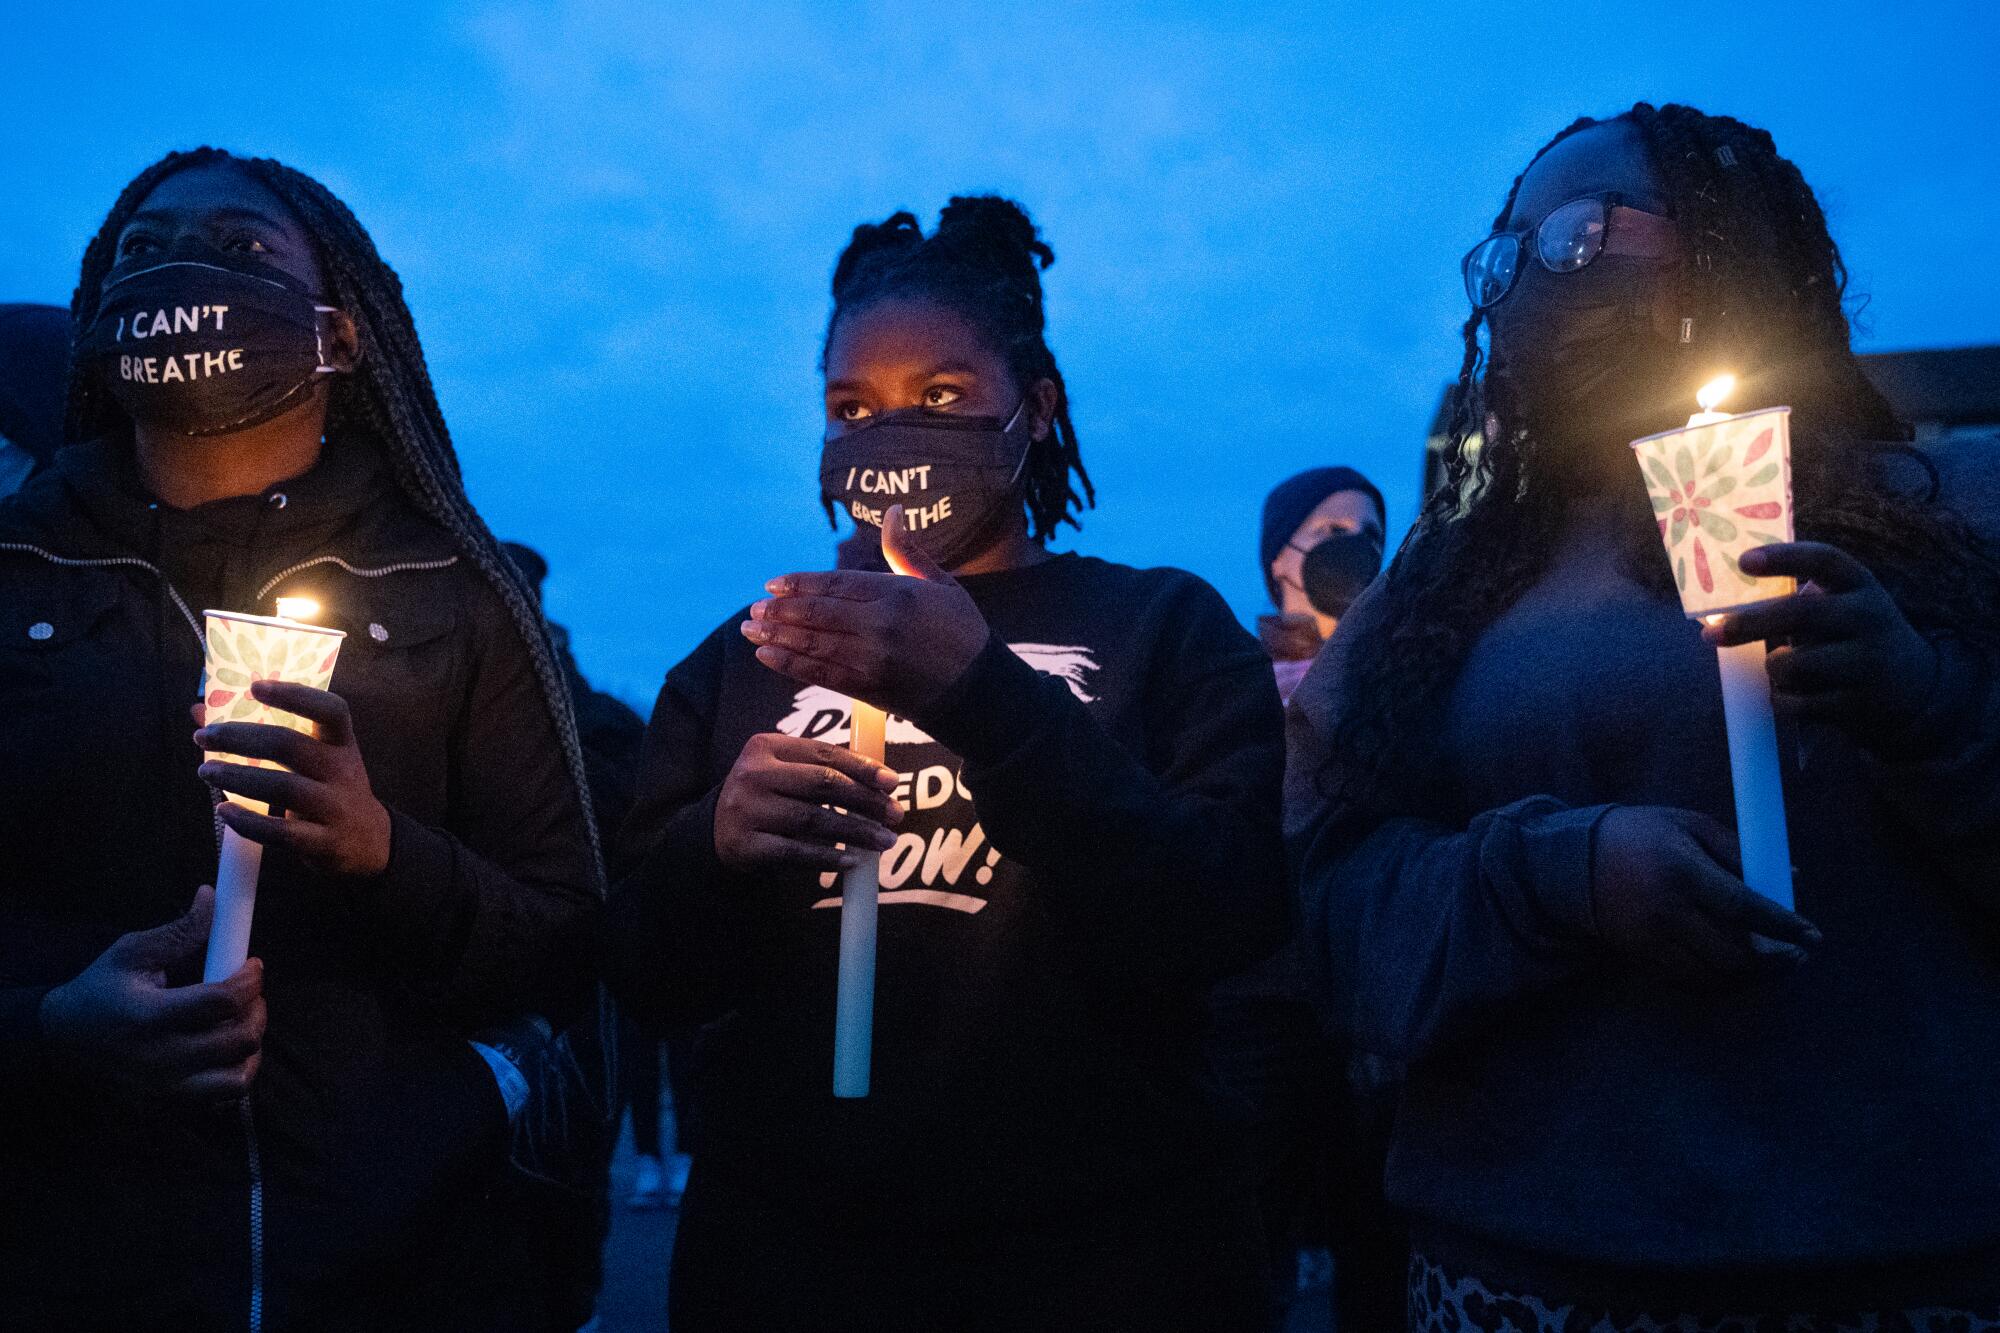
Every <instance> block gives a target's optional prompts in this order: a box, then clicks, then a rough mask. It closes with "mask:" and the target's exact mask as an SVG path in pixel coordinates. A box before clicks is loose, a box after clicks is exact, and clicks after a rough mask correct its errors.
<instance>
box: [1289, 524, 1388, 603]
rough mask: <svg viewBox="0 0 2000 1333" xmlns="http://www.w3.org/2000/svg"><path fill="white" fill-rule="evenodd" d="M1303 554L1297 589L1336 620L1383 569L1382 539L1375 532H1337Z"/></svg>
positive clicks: (1308, 548) (1305, 550) (1300, 561)
mask: <svg viewBox="0 0 2000 1333" xmlns="http://www.w3.org/2000/svg"><path fill="white" fill-rule="evenodd" d="M1292 549H1293V550H1295V551H1299V550H1300V548H1299V547H1296V546H1294V547H1293V548H1292ZM1300 555H1301V558H1300V560H1299V581H1298V584H1297V587H1298V589H1299V590H1300V591H1301V592H1303V593H1304V594H1305V595H1306V600H1307V601H1308V602H1311V603H1312V608H1313V610H1315V611H1317V612H1319V613H1320V614H1321V615H1323V616H1332V617H1333V618H1334V619H1335V620H1338V619H1340V617H1342V616H1344V615H1346V614H1347V608H1348V607H1350V606H1352V605H1354V599H1355V598H1357V597H1359V596H1360V595H1361V594H1362V592H1363V590H1365V589H1366V588H1367V587H1368V585H1369V584H1370V583H1372V582H1374V581H1375V576H1376V575H1377V574H1379V573H1381V572H1382V538H1381V537H1380V535H1378V534H1376V533H1371V532H1337V533H1335V534H1333V535H1332V536H1331V537H1327V538H1325V539H1324V540H1322V541H1320V542H1319V543H1318V544H1316V545H1314V546H1310V547H1307V548H1305V549H1304V550H1303V551H1301V552H1300Z"/></svg>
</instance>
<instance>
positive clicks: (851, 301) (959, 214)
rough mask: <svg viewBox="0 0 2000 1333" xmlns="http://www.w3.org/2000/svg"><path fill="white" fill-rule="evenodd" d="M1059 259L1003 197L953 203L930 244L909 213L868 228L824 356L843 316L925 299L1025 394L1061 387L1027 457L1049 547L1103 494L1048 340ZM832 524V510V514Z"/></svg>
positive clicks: (841, 292) (851, 257)
mask: <svg viewBox="0 0 2000 1333" xmlns="http://www.w3.org/2000/svg"><path fill="white" fill-rule="evenodd" d="M1055 262H1056V252H1055V251H1054V250H1051V249H1050V248H1049V246H1048V243H1047V242H1045V241H1043V240H1042V239H1041V236H1040V235H1039V234H1038V233H1037V232H1036V230H1035V224H1034V221H1033V219H1031V218H1030V217H1029V216H1028V214H1027V212H1026V210H1024V209H1023V208H1022V207H1021V206H1020V205H1019V204H1017V203H1015V202H1014V201H1013V200H1011V199H1002V198H1000V197H999V196H998V195H990V194H982V195H969V196H968V195H957V196H954V197H953V198H952V200H951V201H950V202H949V203H947V204H946V205H945V206H944V211H943V212H942V213H941V214H939V215H938V225H937V230H936V231H934V232H932V233H931V234H930V235H929V236H928V237H926V236H925V235H924V232H923V228H922V227H920V226H918V225H917V219H916V218H915V217H914V216H913V215H911V214H909V213H893V214H891V215H890V216H889V217H888V218H886V219H885V220H883V221H881V222H864V223H862V224H861V225H860V226H858V227H856V228H855V229H854V236H853V239H851V240H850V241H848V243H847V248H846V249H845V250H843V251H841V254H840V260H839V262H838V263H836V264H835V265H834V269H833V313H832V314H831V315H829V316H828V317H827V321H826V339H825V342H824V343H822V345H821V349H820V370H821V371H822V372H824V371H825V369H826V344H830V343H831V342H832V341H833V331H834V329H835V328H836V327H838V325H839V324H840V321H841V319H842V318H843V317H845V316H847V315H851V314H853V313H854V312H856V311H858V310H861V309H863V308H864V307H866V306H868V305H871V304H873V303H874V302H876V301H879V300H882V299H883V298H885V297H921V298H923V299H926V300H931V301H935V302H937V303H938V304H939V305H941V306H943V307H945V308H946V309H948V310H950V311H952V312H953V313H955V314H957V315H959V316H960V317H962V318H963V319H965V320H966V321H967V322H968V323H970V324H971V325H972V327H973V328H975V329H978V330H979V331H980V332H981V333H982V334H983V335H985V337H987V338H988V339H989V340H990V341H991V342H992V345H993V347H994V350H996V351H997V352H999V353H1000V355H1001V356H1002V357H1003V358H1005V360H1006V362H1007V367H1008V369H1009V370H1010V371H1011V372H1012V373H1013V376H1014V380H1015V383H1017V384H1019V385H1020V386H1021V387H1022V388H1023V389H1026V388H1027V387H1029V386H1030V385H1032V384H1034V383H1035V382H1036V381H1037V380H1044V379H1046V380H1050V381H1052V382H1053V383H1054V384H1055V386H1056V411H1055V421H1054V425H1053V428H1052V429H1051V430H1050V431H1049V433H1048V435H1046V436H1044V437H1043V438H1042V439H1039V440H1036V441H1035V442H1034V443H1033V444H1032V445H1031V446H1030V447H1029V449H1028V460H1027V465H1026V467H1025V469H1024V472H1025V475H1026V479H1027V496H1026V504H1027V510H1028V522H1029V529H1028V532H1029V535H1030V536H1031V537H1034V538H1036V539H1037V540H1046V539H1047V538H1048V537H1050V536H1052V535H1054V533H1055V531H1056V529H1057V528H1058V527H1060V526H1061V525H1062V524H1064V523H1067V524H1069V525H1070V526H1071V527H1073V528H1074V527H1080V526H1081V524H1080V523H1078V521H1077V516H1078V515H1079V514H1080V513H1081V512H1082V511H1083V510H1084V509H1087V508H1090V507H1091V506H1093V505H1095V504H1096V503H1097V492H1096V490H1095V488H1093V487H1092V486H1091V484H1090V474H1089V473H1088V472H1086V471H1085V470H1084V467H1083V455H1082V454H1081V453H1080V452H1078V449H1077V440H1076V426H1075V424H1074V423H1073V422H1071V420H1070V415H1069V389H1068V387H1067V386H1066V385H1064V383H1063V377H1062V371H1060V370H1058V369H1057V368H1056V358H1055V354H1054V353H1053V352H1051V351H1050V350H1049V344H1048V339H1047V337H1046V336H1045V329H1046V320H1045V318H1044V313H1043V309H1042V276H1041V270H1043V269H1045V268H1047V267H1048V266H1049V265H1050V264H1053V263H1055ZM827 516H828V518H829V519H831V518H832V516H833V508H832V506H831V504H830V503H829V505H828V507H827Z"/></svg>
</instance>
